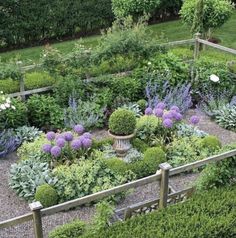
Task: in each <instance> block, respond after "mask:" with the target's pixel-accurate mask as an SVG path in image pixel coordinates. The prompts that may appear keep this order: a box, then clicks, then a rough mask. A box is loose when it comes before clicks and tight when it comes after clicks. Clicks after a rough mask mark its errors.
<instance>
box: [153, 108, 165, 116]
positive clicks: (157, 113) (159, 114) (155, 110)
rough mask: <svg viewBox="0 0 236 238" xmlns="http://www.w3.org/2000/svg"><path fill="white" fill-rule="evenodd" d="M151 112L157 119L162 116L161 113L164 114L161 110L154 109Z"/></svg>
mask: <svg viewBox="0 0 236 238" xmlns="http://www.w3.org/2000/svg"><path fill="white" fill-rule="evenodd" d="M153 112H154V114H155V116H157V117H162V116H163V113H164V112H163V110H162V109H161V108H155V109H154V110H153Z"/></svg>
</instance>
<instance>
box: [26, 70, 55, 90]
mask: <svg viewBox="0 0 236 238" xmlns="http://www.w3.org/2000/svg"><path fill="white" fill-rule="evenodd" d="M24 82H25V89H26V90H31V89H35V88H42V87H47V86H52V85H53V84H54V83H55V79H54V78H52V77H51V76H50V75H49V74H48V73H46V72H32V73H27V74H25V79H24Z"/></svg>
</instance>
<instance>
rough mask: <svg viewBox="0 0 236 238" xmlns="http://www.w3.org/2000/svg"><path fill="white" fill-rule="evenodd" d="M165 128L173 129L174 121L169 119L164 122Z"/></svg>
mask: <svg viewBox="0 0 236 238" xmlns="http://www.w3.org/2000/svg"><path fill="white" fill-rule="evenodd" d="M163 126H164V127H165V128H171V127H172V126H173V121H172V120H171V119H168V118H167V119H165V120H164V121H163Z"/></svg>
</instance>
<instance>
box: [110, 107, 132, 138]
mask: <svg viewBox="0 0 236 238" xmlns="http://www.w3.org/2000/svg"><path fill="white" fill-rule="evenodd" d="M135 125H136V118H135V115H134V113H133V112H131V111H129V110H126V109H117V110H116V111H114V112H113V113H112V114H111V116H110V118H109V129H110V131H111V132H112V133H114V134H115V135H130V134H132V133H133V132H134V130H135Z"/></svg>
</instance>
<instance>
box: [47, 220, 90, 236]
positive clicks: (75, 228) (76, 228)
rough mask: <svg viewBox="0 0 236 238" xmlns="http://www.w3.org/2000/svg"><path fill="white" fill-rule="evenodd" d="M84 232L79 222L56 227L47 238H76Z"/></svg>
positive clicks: (83, 225)
mask: <svg viewBox="0 0 236 238" xmlns="http://www.w3.org/2000/svg"><path fill="white" fill-rule="evenodd" d="M84 231H85V224H84V223H83V222H82V221H80V220H75V221H73V222H71V223H68V224H65V225H62V226H60V227H57V228H56V229H55V230H53V231H52V232H50V233H49V238H72V237H74V238H77V237H79V236H80V235H82V234H83V233H84Z"/></svg>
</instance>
